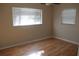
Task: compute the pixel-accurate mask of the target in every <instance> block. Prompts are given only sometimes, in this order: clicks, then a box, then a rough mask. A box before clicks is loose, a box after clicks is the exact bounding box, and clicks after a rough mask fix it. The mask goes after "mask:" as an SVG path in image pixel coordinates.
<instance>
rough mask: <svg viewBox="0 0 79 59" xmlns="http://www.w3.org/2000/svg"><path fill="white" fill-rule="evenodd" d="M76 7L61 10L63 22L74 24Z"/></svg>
mask: <svg viewBox="0 0 79 59" xmlns="http://www.w3.org/2000/svg"><path fill="white" fill-rule="evenodd" d="M75 19H76V9H64V10H63V11H62V23H63V24H75Z"/></svg>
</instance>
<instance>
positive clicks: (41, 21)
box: [12, 7, 43, 26]
mask: <svg viewBox="0 0 79 59" xmlns="http://www.w3.org/2000/svg"><path fill="white" fill-rule="evenodd" d="M16 8H19V9H20V8H21V7H12V17H13V26H29V25H41V24H42V23H43V20H42V9H35V8H24V9H32V10H40V12H41V13H40V17H41V18H40V23H39V24H29V25H27V24H25V25H21V24H18V25H15V19H14V17H15V15H14V12H15V11H14V9H16ZM20 20H21V19H19V21H20Z"/></svg>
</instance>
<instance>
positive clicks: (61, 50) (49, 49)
mask: <svg viewBox="0 0 79 59" xmlns="http://www.w3.org/2000/svg"><path fill="white" fill-rule="evenodd" d="M77 47H78V46H77V45H75V44H71V43H68V42H65V41H62V40H59V39H55V38H48V39H44V40H41V41H37V42H33V43H29V44H25V45H21V46H16V47H12V48H8V49H4V50H0V55H1V56H76V55H77V50H78V48H77Z"/></svg>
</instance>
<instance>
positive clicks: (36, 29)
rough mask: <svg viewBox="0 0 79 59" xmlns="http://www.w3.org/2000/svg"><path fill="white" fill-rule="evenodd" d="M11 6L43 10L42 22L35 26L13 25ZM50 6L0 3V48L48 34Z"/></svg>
mask: <svg viewBox="0 0 79 59" xmlns="http://www.w3.org/2000/svg"><path fill="white" fill-rule="evenodd" d="M12 7H25V8H39V9H42V11H43V19H42V20H43V24H42V25H35V26H24V27H13V26H12ZM51 11H52V10H51V7H49V6H44V5H40V4H0V48H2V47H6V46H9V45H13V44H16V43H20V42H25V41H28V40H35V39H39V38H42V37H46V36H50V35H51V31H52V29H51V28H52V27H51V26H52V25H51V19H52V16H51Z"/></svg>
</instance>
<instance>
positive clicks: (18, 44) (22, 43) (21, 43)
mask: <svg viewBox="0 0 79 59" xmlns="http://www.w3.org/2000/svg"><path fill="white" fill-rule="evenodd" d="M47 38H52V36H46V37H42V38H40V39H35V40H30V41H26V42H20V43H17V44H13V45H10V46H5V47H2V48H0V50H2V49H6V48H11V47H15V46H20V45H24V44H27V43H32V42H36V41H40V40H44V39H47Z"/></svg>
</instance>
